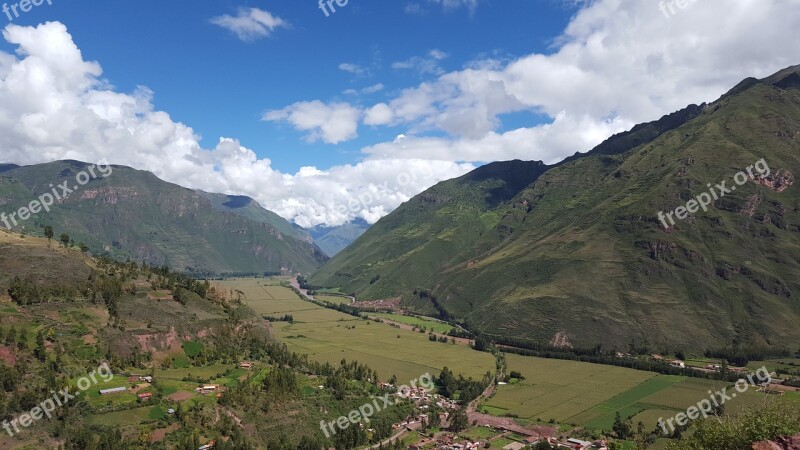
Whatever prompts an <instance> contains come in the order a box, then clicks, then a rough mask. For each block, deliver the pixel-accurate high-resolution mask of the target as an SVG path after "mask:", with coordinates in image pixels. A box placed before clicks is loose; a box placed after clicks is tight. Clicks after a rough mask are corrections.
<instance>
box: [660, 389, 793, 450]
mask: <svg viewBox="0 0 800 450" xmlns="http://www.w3.org/2000/svg"><path fill="white" fill-rule="evenodd" d="M693 431H694V432H693V433H691V435H690V436H688V437H685V438H683V439H681V440H679V441H676V442H673V443H671V444H670V445H669V446H668V447H667V448H668V449H669V450H739V449H741V450H749V449H750V448H751V447H752V445H753V443H754V442H759V441H765V440H771V439H775V438H778V437H781V436H793V435H795V434H797V433H800V405H798V404H795V403H789V402H784V401H780V400H772V401H770V402H769V403H767V404H766V405H764V406H762V407H756V408H751V409H748V410H746V411H744V412H743V413H742V414H739V415H738V416H736V417H729V416H725V417H723V418H722V419H720V420H717V419H716V418H714V419H705V420H702V421H698V422H697V424H696V425H695V426H694V427H693Z"/></svg>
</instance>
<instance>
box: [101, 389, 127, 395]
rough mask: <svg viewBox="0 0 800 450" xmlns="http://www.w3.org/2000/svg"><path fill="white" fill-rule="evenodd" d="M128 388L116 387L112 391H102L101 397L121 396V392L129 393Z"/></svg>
mask: <svg viewBox="0 0 800 450" xmlns="http://www.w3.org/2000/svg"><path fill="white" fill-rule="evenodd" d="M127 390H128V388H126V387H116V388H111V389H100V395H111V394H119V393H120V392H125V391H127Z"/></svg>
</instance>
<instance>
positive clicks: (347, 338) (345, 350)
mask: <svg viewBox="0 0 800 450" xmlns="http://www.w3.org/2000/svg"><path fill="white" fill-rule="evenodd" d="M267 283H268V281H267V280H261V279H237V280H227V281H222V282H220V284H221V285H222V286H224V287H225V288H233V289H239V290H241V291H242V292H243V293H244V294H245V296H246V302H247V304H248V306H250V307H251V308H252V309H253V310H255V311H256V312H258V313H261V314H266V313H267V311H268V312H269V314H270V315H283V314H292V315H293V316H294V320H295V322H294V323H293V324H289V323H287V322H276V323H273V324H272V327H273V331H274V333H275V335H276V336H277V337H278V338H279V339H280V340H282V341H283V342H285V343H286V344H287V345H288V346H289V349H290V350H292V351H295V352H298V353H305V354H308V355H309V357H311V358H313V359H315V360H317V361H322V362H330V363H338V362H339V361H341V360H342V359H347V360H357V361H359V362H361V363H364V364H367V365H369V366H370V367H371V368H373V369H375V370H377V371H378V374H379V375H380V377H381V378H382V379H384V380H386V379H388V378H389V377H391V376H392V375H397V377H398V379H399V380H401V381H402V382H408V381H411V380H412V379H415V378H417V377H419V376H420V375H422V374H424V373H426V372H430V373H431V374H432V375H437V374H438V373H439V371H440V370H441V369H442V368H443V367H445V366H447V367H448V368H450V369H451V370H453V371H454V372H455V373H463V374H464V375H465V376H470V377H473V378H480V377H481V376H483V374H485V373H486V372H487V371H493V370H494V365H495V364H494V363H495V361H494V358H493V357H492V355H490V354H488V353H479V352H476V351H474V350H472V349H470V348H468V347H465V346H461V345H452V344H442V343H438V342H431V341H429V340H428V337H427V335H424V334H421V333H415V332H411V331H406V330H399V329H397V328H394V327H392V326H390V325H387V324H381V323H375V322H372V321H366V320H361V319H358V318H356V317H353V316H350V315H347V314H344V313H340V312H338V311H334V310H331V309H326V308H323V307H320V306H317V305H314V304H313V303H310V302H307V301H304V300H301V299H300V298H299V297H297V296H296V295H295V294H294V292H292V291H291V290H290V289H287V288H283V287H280V286H266V284H267Z"/></svg>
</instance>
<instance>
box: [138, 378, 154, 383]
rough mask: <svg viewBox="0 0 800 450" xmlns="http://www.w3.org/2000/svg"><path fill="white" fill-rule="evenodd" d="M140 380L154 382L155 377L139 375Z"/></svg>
mask: <svg viewBox="0 0 800 450" xmlns="http://www.w3.org/2000/svg"><path fill="white" fill-rule="evenodd" d="M139 381H143V382H145V383H150V384H153V377H151V376H146V377H139Z"/></svg>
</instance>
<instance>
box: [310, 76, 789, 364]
mask: <svg viewBox="0 0 800 450" xmlns="http://www.w3.org/2000/svg"><path fill="white" fill-rule="evenodd" d="M796 71H797V68H793V69H791V70H789V71H785V72H782V73H781V74H779V75H777V76H775V77H772V78H770V79H767V80H763V81H761V82H759V81H754V80H751V81H752V82H750V83H747V84H746V85H743V86H741V87H740V89H736V90H734V91H732V92H731V93H730V94H728V95H726V96H724V97H723V98H721V99H720V100H718V101H717V102H715V103H713V104H710V105H700V106H696V105H693V106H690V107H688V108H686V109H685V110H682V111H679V112H677V113H675V114H673V115H670V116H666V117H664V118H663V119H661V120H659V121H657V122H653V123H650V124H643V125H640V126H637V127H636V128H634V130H632V131H631V132H630V133H624V134H621V135H618V136H615V137H612V138H611V139H609V140H608V141H607V142H605V143H604V144H602V145H601V146H598V147H597V148H596V149H594V150H593V151H591V152H589V153H587V154H584V155H577V156H576V157H573V158H570V159H568V160H567V161H565V162H563V163H561V164H558V165H556V166H545V165H544V164H541V163H531V162H520V161H510V162H501V163H493V164H489V165H486V166H484V167H481V168H479V169H477V170H475V171H473V172H472V173H469V174H467V175H465V176H463V177H460V178H458V179H454V180H448V181H445V182H442V183H439V184H437V185H436V186H434V187H432V188H430V189H429V190H427V191H425V192H423V193H421V194H419V195H418V196H416V197H415V198H413V199H411V200H410V201H409V202H406V203H405V204H403V205H402V206H401V207H399V208H398V209H397V210H395V211H394V212H393V213H391V214H390V215H388V216H387V217H385V218H383V219H382V220H380V221H379V222H378V223H377V224H375V226H373V227H372V228H371V229H370V230H368V231H367V232H366V233H365V234H364V235H363V236H362V237H361V238H359V239H358V240H357V241H356V242H355V243H354V244H353V245H351V246H350V247H348V248H347V249H345V250H344V251H342V252H341V253H339V254H337V255H336V257H334V258H333V259H332V260H331V261H330V262H328V263H326V264H325V265H324V266H323V267H322V268H321V269H320V270H319V271H318V272H317V273H315V274H314V275H313V276H312V277H311V278H310V280H309V281H310V283H311V284H314V285H318V286H338V287H341V289H343V290H345V291H347V292H356V293H357V294H358V298H359V299H362V300H372V299H388V298H395V297H401V298H402V301H403V305H404V306H405V307H407V308H410V309H412V310H414V311H415V312H418V313H420V314H425V315H433V316H435V317H439V318H442V319H450V320H455V321H457V322H459V323H462V324H463V325H464V326H465V328H467V329H469V330H470V331H472V332H475V333H476V334H483V335H485V336H487V337H489V338H491V339H493V340H494V341H496V342H498V343H500V342H502V341H503V340H504V339H519V340H524V341H526V342H529V343H530V344H531V345H538V346H546V345H549V344H553V345H556V346H562V347H567V348H568V347H570V346H574V347H577V348H591V347H592V346H594V345H596V344H598V343H602V344H604V348H605V349H607V351H613V350H618V351H628V350H629V349H630V348H631V347H634V348H637V349H641V348H647V349H649V350H650V351H651V352H657V353H662V354H674V353H675V352H677V351H690V352H702V351H706V350H712V349H723V348H725V349H730V350H732V351H730V352H729V353H730V354H731V355H734V354H737V353H749V351H747V350H746V349H749V348H750V347H753V346H755V345H760V344H763V343H764V342H770V343H772V347H771V348H770V349H768V350H769V351H768V354H774V353H776V352H781V351H783V350H784V348H785V347H786V346H796V343H797V342H798V341H800V329H798V328H797V327H794V326H792V325H791V324H794V323H797V322H798V321H800V313H798V310H797V308H796V307H795V305H794V303H793V301H792V299H793V298H795V297H797V295H798V292H800V284H798V283H799V282H798V279H797V277H796V276H795V274H796V273H797V272H798V270H800V267H798V263H797V261H800V254H798V253H797V249H798V248H800V245H798V244H800V241H799V239H800V237H798V234H797V230H798V229H800V212H799V211H798V210H797V209H796V208H794V207H793V206H792V205H795V204H797V202H798V201H800V200H798V199H799V198H800V197H798V196H799V195H800V194H798V192H800V191H798V190H797V189H796V188H795V187H791V188H788V189H785V190H783V188H780V189H779V188H777V186H779V185H781V186H787V185H789V184H791V183H793V179H794V178H793V177H794V176H795V175H796V174H798V173H800V160H799V159H798V157H797V150H796V145H795V143H794V142H793V141H791V140H786V139H780V138H771V137H769V138H767V137H766V136H783V135H787V136H788V135H792V134H793V133H794V129H795V128H796V127H795V126H794V125H793V124H794V123H796V122H797V120H798V118H799V117H800V101H798V96H797V95H796V93H797V89H798V88H797V87H796V84H793V83H789V82H786V83H780V80H782V79H784V78H786V79H790V78H788V77H792V76H794V77H796V76H797V75H796V73H795V72H796ZM775 98H781V99H784V100H781V101H773V100H772V99H775ZM776 133H777V134H776ZM761 158H764V159H765V161H766V162H767V163H768V164H769V167H770V169H771V173H770V175H769V176H765V177H763V178H759V179H758V180H755V181H750V182H748V183H747V184H745V185H743V186H741V187H739V188H737V190H736V191H735V192H733V193H731V194H729V195H726V196H725V197H724V198H721V199H720V200H719V201H717V202H715V204H714V207H713V208H711V209H710V210H709V211H708V212H702V213H698V214H695V215H693V216H692V218H691V219H690V220H686V221H679V223H677V224H676V226H675V227H673V228H672V229H670V230H669V231H668V232H667V231H665V229H664V228H663V227H662V225H661V223H660V222H659V219H658V217H657V212H658V211H660V210H663V211H671V210H672V209H673V208H675V207H676V206H680V205H683V204H685V203H686V201H687V199H690V198H693V197H694V196H696V195H698V194H699V193H701V192H703V191H705V190H706V185H707V184H708V183H719V182H721V181H723V180H727V181H728V185H730V183H731V181H730V180H731V178H732V177H733V176H734V174H736V173H737V172H738V171H740V170H743V169H745V168H746V167H748V166H750V165H753V164H754V163H755V162H756V161H758V160H760V159H761ZM721 162H722V163H721ZM777 242H781V243H783V244H781V245H776V243H777ZM377 275H380V278H379V279H378V280H377V281H375V282H372V281H373V280H375V277H376V276H377ZM371 282H372V283H371ZM756 305H758V307H756ZM762 308H763V309H762ZM687 310H691V311H695V312H696V313H695V314H692V315H689V316H686V314H685V311H687ZM712 316H713V317H715V320H714V322H713V324H711V325H710V326H709V323H708V320H707V319H706V318H707V317H712ZM530 318H536V319H535V320H536V322H535V324H536V326H531V322H530ZM776 318H780V320H776ZM790 348H791V347H790Z"/></svg>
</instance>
